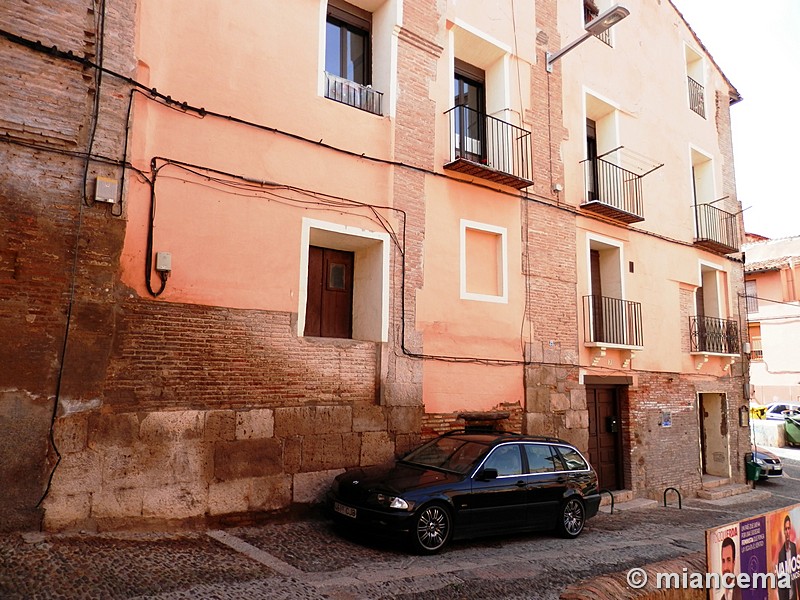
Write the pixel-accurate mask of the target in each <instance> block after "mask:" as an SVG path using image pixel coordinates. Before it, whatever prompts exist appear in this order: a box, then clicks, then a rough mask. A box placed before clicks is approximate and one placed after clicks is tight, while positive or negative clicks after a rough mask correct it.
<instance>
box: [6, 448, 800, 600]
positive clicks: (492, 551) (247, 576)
mask: <svg viewBox="0 0 800 600" xmlns="http://www.w3.org/2000/svg"><path fill="white" fill-rule="evenodd" d="M781 453H782V455H785V458H784V465H785V475H784V477H781V478H778V479H775V480H770V481H767V482H764V483H759V485H758V486H757V488H756V490H755V492H751V493H748V494H743V495H742V496H733V497H731V498H724V499H722V500H717V501H703V500H699V499H684V500H683V509H678V507H677V502H676V501H675V499H674V498H672V497H671V498H670V501H669V506H668V507H664V506H662V504H661V503H660V502H658V503H653V502H649V503H648V502H641V501H634V502H630V503H625V504H618V505H617V507H616V509H615V511H614V514H613V515H612V514H608V513H606V512H601V513H600V514H598V515H597V516H596V517H595V518H593V519H591V520H590V521H589V523H588V524H587V527H586V530H585V531H584V532H583V533H582V534H581V536H580V537H579V538H578V539H576V540H564V539H561V538H557V537H554V536H553V535H550V534H547V533H544V534H532V535H520V536H516V537H511V538H508V537H506V538H497V539H495V538H491V539H483V540H477V541H476V540H473V541H466V542H456V543H454V544H452V545H451V546H450V547H449V548H447V549H446V550H445V551H444V552H442V553H441V554H440V555H437V556H424V557H423V556H414V555H411V554H408V553H407V552H406V550H405V548H403V547H400V546H399V545H398V544H397V543H395V542H392V541H387V540H371V539H361V538H353V537H350V536H342V535H340V534H339V533H338V532H337V531H335V530H334V528H333V525H332V523H331V522H330V521H328V520H327V519H324V518H322V517H318V518H314V517H311V518H306V519H302V520H295V521H290V522H271V523H267V524H264V525H259V526H254V527H232V528H228V529H225V530H224V531H221V530H210V531H202V532H200V531H198V532H186V533H141V534H131V533H128V534H110V533H107V534H70V535H68V534H59V535H54V534H40V533H26V534H19V533H15V534H6V535H2V534H0V599H3V600H13V599H20V600H21V599H25V600H27V599H29V598H67V599H72V598H91V599H106V598H109V599H132V598H157V599H162V600H172V599H178V598H192V599H200V600H202V599H217V600H219V599H227V598H231V599H233V598H236V599H238V598H246V599H248V600H249V599H253V600H258V599H261V598H264V599H270V600H273V599H283V598H285V599H323V598H329V599H333V600H340V599H341V600H344V599H354V598H370V599H372V598H377V599H387V600H388V599H400V600H423V599H424V600H428V599H454V600H455V599H483V598H492V599H494V598H498V599H500V598H513V599H523V598H525V599H528V598H531V599H541V600H555V599H557V598H558V597H559V595H560V593H561V591H562V590H563V589H564V588H565V587H566V586H568V585H570V584H573V583H576V582H578V581H581V580H585V579H588V578H592V577H596V576H598V575H603V574H609V573H614V572H620V571H625V570H627V569H630V568H632V567H642V566H644V565H647V564H650V563H654V562H659V561H665V560H678V561H679V562H680V561H681V560H684V559H685V558H686V557H688V556H690V555H693V554H694V555H696V553H698V552H704V550H705V529H707V528H710V527H717V526H719V525H722V524H724V523H728V522H731V521H736V520H739V519H742V518H745V517H748V516H752V515H756V514H760V513H764V512H768V511H770V510H774V509H777V508H781V507H784V506H788V505H791V504H795V503H798V502H800V449H782V450H781Z"/></svg>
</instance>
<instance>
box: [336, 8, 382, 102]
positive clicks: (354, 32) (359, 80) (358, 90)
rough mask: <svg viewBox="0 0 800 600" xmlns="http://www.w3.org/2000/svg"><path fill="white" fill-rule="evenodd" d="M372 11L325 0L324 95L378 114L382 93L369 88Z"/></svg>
mask: <svg viewBox="0 0 800 600" xmlns="http://www.w3.org/2000/svg"><path fill="white" fill-rule="evenodd" d="M371 84H372V14H371V13H369V12H368V11H366V10H363V9H360V8H358V7H357V6H353V5H352V4H348V3H346V2H343V1H342V0H329V1H328V13H327V18H326V21H325V97H326V98H330V99H331V100H336V101H337V102H342V103H344V104H347V105H349V106H354V107H355V108H360V109H362V110H365V111H367V112H371V113H374V114H378V115H379V114H382V107H381V100H382V94H380V93H379V92H377V91H375V90H373V89H372V85H371Z"/></svg>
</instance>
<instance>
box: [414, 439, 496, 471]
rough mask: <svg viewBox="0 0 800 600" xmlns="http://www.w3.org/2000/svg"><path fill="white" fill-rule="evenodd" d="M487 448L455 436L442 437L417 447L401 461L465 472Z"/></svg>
mask: <svg viewBox="0 0 800 600" xmlns="http://www.w3.org/2000/svg"><path fill="white" fill-rule="evenodd" d="M487 449H488V446H487V445H486V444H481V443H479V442H475V441H471V440H463V439H459V438H456V437H442V438H437V439H435V440H433V441H432V442H429V443H427V444H425V445H424V446H421V447H420V448H417V449H416V450H414V451H413V452H411V453H410V454H408V455H407V456H406V457H405V458H404V459H403V461H402V462H404V463H411V464H415V465H421V466H424V467H433V468H436V469H444V470H445V471H453V472H455V473H462V474H463V473H466V472H467V471H469V470H470V467H472V466H473V465H474V464H475V462H476V461H477V460H478V459H479V458H480V457H481V456H483V454H484V453H485V452H486V450H487Z"/></svg>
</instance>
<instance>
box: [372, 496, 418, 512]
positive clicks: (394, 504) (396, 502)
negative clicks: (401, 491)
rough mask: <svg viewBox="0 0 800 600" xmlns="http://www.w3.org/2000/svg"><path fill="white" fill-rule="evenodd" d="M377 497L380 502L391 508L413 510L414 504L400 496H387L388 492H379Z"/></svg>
mask: <svg viewBox="0 0 800 600" xmlns="http://www.w3.org/2000/svg"><path fill="white" fill-rule="evenodd" d="M375 499H376V500H377V501H378V503H379V504H383V505H384V506H388V507H389V508H397V509H400V510H411V507H412V505H411V504H409V503H408V502H406V501H405V500H403V499H402V498H401V497H400V496H387V495H386V494H378V495H377V496H376V497H375Z"/></svg>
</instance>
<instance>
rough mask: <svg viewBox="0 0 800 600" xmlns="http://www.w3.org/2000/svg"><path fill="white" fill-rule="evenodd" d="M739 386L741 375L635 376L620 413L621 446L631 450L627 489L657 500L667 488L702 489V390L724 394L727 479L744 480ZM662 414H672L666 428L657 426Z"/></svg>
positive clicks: (745, 432) (744, 433)
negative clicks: (729, 471) (729, 468)
mask: <svg viewBox="0 0 800 600" xmlns="http://www.w3.org/2000/svg"><path fill="white" fill-rule="evenodd" d="M741 385H742V384H741V378H740V377H728V378H717V377H708V376H703V375H686V374H684V375H679V374H677V373H675V374H670V373H639V376H638V386H637V387H635V388H631V389H630V390H629V392H628V401H627V409H626V410H623V414H625V415H626V417H625V418H623V444H624V445H625V446H626V447H627V448H629V449H630V450H629V463H626V464H625V470H626V483H630V488H631V489H633V490H634V491H635V492H639V493H643V494H647V495H650V496H651V497H654V498H658V497H660V496H659V494H661V493H663V491H664V489H665V488H667V487H677V488H679V489H681V490H682V491H684V492H687V491H689V492H691V491H696V490H697V489H699V488H700V487H701V485H702V480H701V472H700V422H699V417H698V408H697V394H698V393H703V392H709V393H723V394H725V395H726V401H725V409H726V418H727V434H728V439H729V450H730V462H731V465H732V467H733V473H732V477H733V478H734V479H735V480H737V481H739V482H743V481H744V452H745V451H746V446H747V443H748V440H749V429H746V428H740V427H739V426H738V412H737V411H738V407H739V406H740V405H741V404H742V387H741ZM665 411H667V412H670V413H671V417H672V426H671V427H662V426H661V415H662V412H665ZM743 444H744V445H743ZM628 477H630V479H628Z"/></svg>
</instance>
